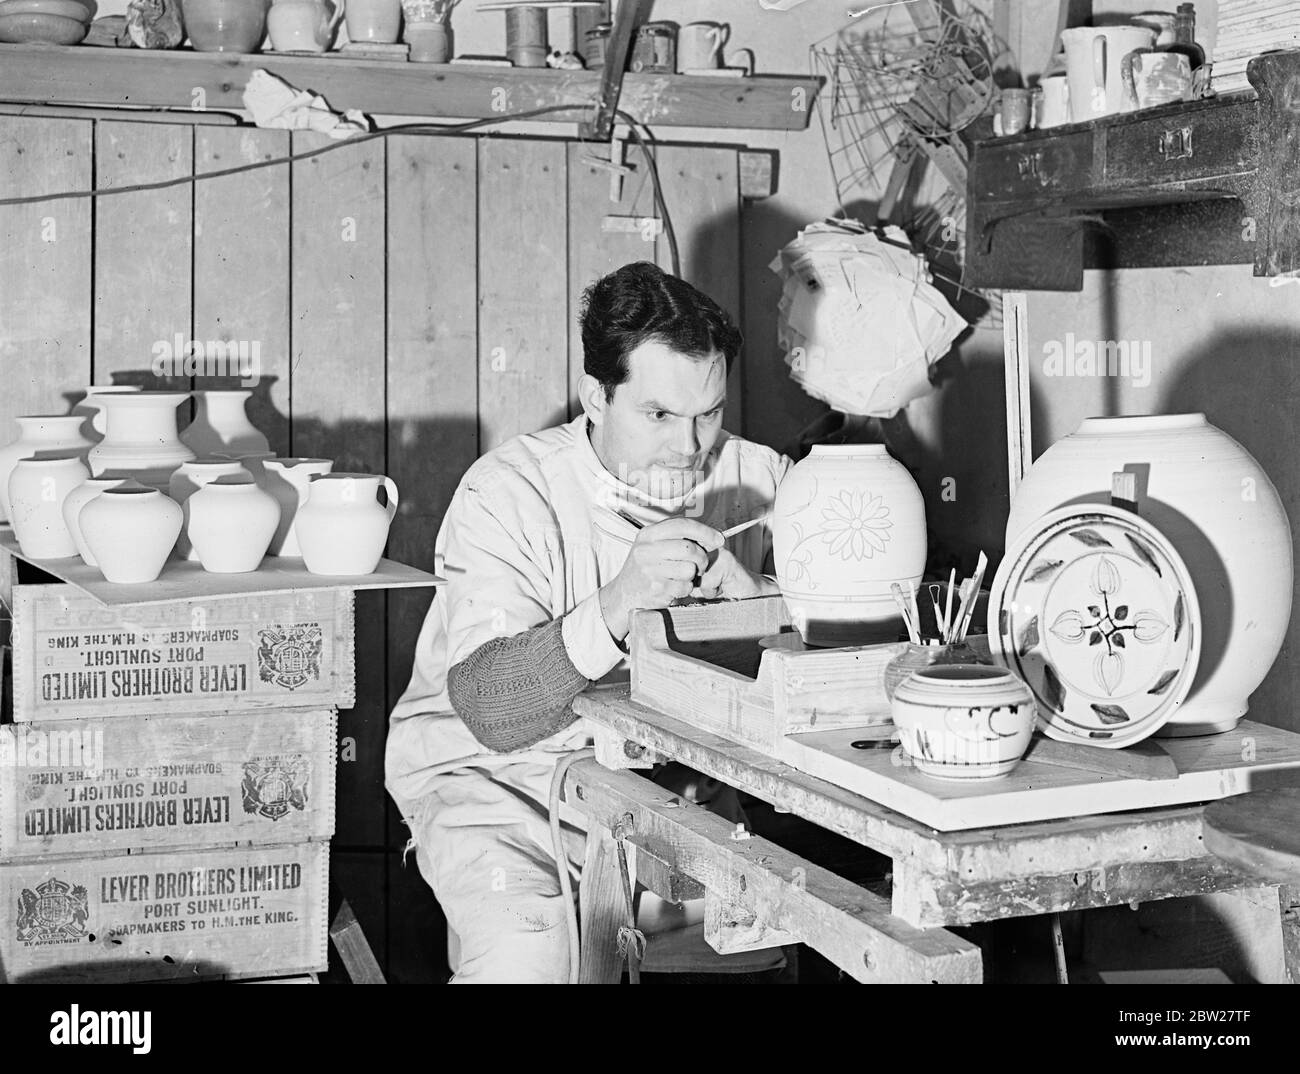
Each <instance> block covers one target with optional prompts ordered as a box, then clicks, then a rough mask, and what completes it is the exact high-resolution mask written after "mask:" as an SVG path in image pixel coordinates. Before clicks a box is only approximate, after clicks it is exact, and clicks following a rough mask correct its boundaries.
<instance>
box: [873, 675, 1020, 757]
mask: <svg viewBox="0 0 1300 1074" xmlns="http://www.w3.org/2000/svg"><path fill="white" fill-rule="evenodd" d="M891 712H892V713H893V717H894V725H895V726H896V727H897V728H898V735H899V739H900V740H901V741H902V744H903V749H904V750H905V751H906V753H907V755H908V757H909V758H910V759H911V761H912V763H913V764H914V765H915V766H916V767H917V769H918V770H919V771H921V772H923V773H925V774H926V775H927V776H934V777H936V778H939V779H952V780H973V779H999V778H1001V777H1003V776H1005V775H1007V774H1008V773H1009V772H1010V771H1011V770H1012V769H1013V768H1015V766H1016V765H1017V764H1018V763H1019V762H1020V758H1021V757H1023V756H1024V753H1025V750H1027V749H1028V748H1029V740H1030V738H1031V737H1032V736H1033V732H1034V721H1035V708H1034V695H1033V693H1032V692H1031V691H1030V689H1029V687H1028V686H1026V685H1025V683H1024V682H1023V681H1022V680H1021V679H1020V678H1018V677H1017V676H1016V675H1013V674H1012V673H1011V672H1010V671H1007V670H1006V669H1005V668H1000V667H985V666H982V665H978V664H945V665H936V666H934V667H928V668H922V669H921V670H919V671H914V672H913V673H912V674H911V675H909V676H908V677H907V678H906V679H904V680H903V681H902V682H901V683H900V684H899V686H898V689H897V690H895V691H894V698H893V702H892V705H891Z"/></svg>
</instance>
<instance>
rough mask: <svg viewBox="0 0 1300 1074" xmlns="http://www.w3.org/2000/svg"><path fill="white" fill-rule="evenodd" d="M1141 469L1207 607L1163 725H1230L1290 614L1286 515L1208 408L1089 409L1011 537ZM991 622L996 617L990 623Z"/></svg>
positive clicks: (1100, 495) (1016, 508)
mask: <svg viewBox="0 0 1300 1074" xmlns="http://www.w3.org/2000/svg"><path fill="white" fill-rule="evenodd" d="M1117 470H1128V471H1131V472H1134V473H1137V474H1138V475H1139V487H1138V496H1139V502H1138V513H1139V514H1140V515H1141V516H1142V517H1143V518H1145V519H1146V520H1147V521H1148V522H1150V523H1151V524H1152V525H1154V526H1155V527H1156V528H1157V529H1158V530H1160V532H1161V533H1162V534H1164V536H1165V537H1166V538H1168V540H1169V542H1170V543H1171V544H1172V545H1173V546H1174V548H1175V550H1176V551H1177V552H1178V554H1179V556H1181V557H1182V560H1183V562H1184V563H1186V564H1187V569H1188V571H1189V572H1190V573H1191V576H1192V582H1193V584H1194V586H1195V588H1196V593H1197V595H1198V596H1199V598H1200V600H1201V605H1202V607H1204V608H1207V609H1209V608H1213V609H1215V614H1207V615H1205V616H1204V625H1203V633H1202V635H1201V657H1200V663H1199V665H1198V669H1197V673H1196V679H1195V681H1194V683H1193V685H1192V690H1191V693H1189V694H1188V695H1187V699H1186V700H1185V701H1184V702H1183V704H1182V706H1181V707H1180V708H1179V709H1178V711H1177V712H1176V713H1175V714H1174V715H1173V716H1172V717H1171V718H1170V719H1169V721H1168V722H1167V723H1166V724H1165V725H1164V726H1163V727H1161V728H1160V730H1159V731H1158V732H1157V734H1158V735H1160V736H1162V737H1163V736H1177V735H1196V734H1210V733H1213V732H1218V731H1228V730H1231V729H1232V728H1233V727H1235V726H1236V725H1237V722H1238V721H1239V720H1240V719H1241V717H1242V716H1244V715H1245V714H1246V709H1247V699H1248V698H1249V697H1250V695H1251V693H1253V692H1254V690H1255V688H1256V687H1257V686H1259V684H1260V683H1261V682H1263V680H1264V676H1265V675H1266V674H1268V670H1269V668H1271V667H1272V666H1273V661H1274V660H1276V659H1277V655H1278V653H1279V652H1280V651H1281V649H1282V643H1283V641H1284V640H1285V639H1286V632H1287V625H1288V624H1289V623H1290V621H1291V592H1292V584H1293V579H1294V569H1293V566H1292V564H1293V556H1292V544H1291V525H1290V522H1289V521H1288V519H1287V515H1286V509H1285V507H1284V506H1283V503H1282V498H1281V497H1280V496H1279V495H1278V491H1277V489H1276V488H1275V487H1274V485H1273V482H1272V481H1270V480H1269V478H1268V475H1267V474H1266V473H1265V472H1264V470H1263V468H1262V467H1261V466H1260V465H1259V463H1258V462H1256V461H1255V459H1254V458H1252V457H1251V455H1250V454H1249V452H1247V451H1246V449H1245V448H1243V447H1242V446H1241V445H1240V444H1239V443H1237V441H1236V440H1234V439H1233V438H1232V437H1230V436H1229V435H1228V434H1227V433H1225V432H1223V431H1222V430H1220V429H1216V428H1215V427H1214V426H1213V425H1211V424H1210V423H1209V422H1208V421H1206V419H1205V415H1204V414H1144V415H1133V416H1129V417H1116V418H1088V419H1087V420H1086V421H1084V422H1083V424H1082V425H1080V426H1079V428H1078V430H1077V431H1076V432H1074V433H1072V434H1070V435H1069V436H1067V437H1065V438H1064V439H1061V440H1058V441H1057V442H1056V443H1055V444H1053V445H1052V446H1051V447H1050V448H1048V449H1047V451H1045V452H1044V453H1043V454H1042V455H1041V456H1039V458H1038V460H1037V461H1036V462H1035V463H1034V465H1033V466H1032V467H1030V469H1029V472H1028V473H1027V474H1026V475H1025V478H1024V480H1023V481H1022V482H1021V483H1020V486H1019V488H1018V489H1017V490H1016V495H1015V499H1014V500H1012V503H1011V513H1010V515H1009V517H1008V518H1007V533H1006V538H1007V540H1006V547H1008V548H1010V547H1011V545H1012V543H1013V542H1014V541H1015V539H1016V538H1017V537H1019V536H1020V534H1021V533H1023V532H1024V531H1025V530H1026V529H1027V528H1028V527H1030V526H1032V525H1033V524H1034V522H1035V521H1036V520H1037V519H1038V518H1040V517H1042V516H1043V515H1045V514H1047V512H1049V511H1052V510H1055V509H1056V508H1058V507H1063V506H1065V505H1067V504H1081V503H1109V502H1110V488H1111V474H1113V473H1114V472H1115V471H1117ZM990 628H994V624H990Z"/></svg>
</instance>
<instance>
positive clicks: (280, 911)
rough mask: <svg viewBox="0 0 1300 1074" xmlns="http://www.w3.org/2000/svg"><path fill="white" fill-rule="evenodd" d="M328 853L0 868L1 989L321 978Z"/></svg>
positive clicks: (202, 853) (181, 855) (306, 849)
mask: <svg viewBox="0 0 1300 1074" xmlns="http://www.w3.org/2000/svg"><path fill="white" fill-rule="evenodd" d="M328 874H329V845H328V844H326V843H298V844H291V845H284V846H274V847H242V848H240V849H238V850H184V851H169V852H164V853H157V854H138V855H137V854H131V855H125V854H121V855H114V856H111V857H95V858H62V859H56V860H51V861H45V862H25V863H20V864H12V865H0V970H2V971H3V972H2V973H0V977H2V978H3V980H4V981H5V982H7V983H18V982H23V983H35V982H38V981H39V982H66V983H86V982H114V983H127V982H134V981H168V980H171V981H176V980H196V979H203V978H220V977H268V976H274V975H280V974H291V973H307V972H314V971H319V970H323V969H325V967H326V961H327V949H326V945H327V942H328V938H327V932H326V929H327V925H328V922H327V920H326V911H327V901H328Z"/></svg>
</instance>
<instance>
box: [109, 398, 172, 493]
mask: <svg viewBox="0 0 1300 1074" xmlns="http://www.w3.org/2000/svg"><path fill="white" fill-rule="evenodd" d="M189 397H190V393H189V392H127V393H122V394H112V395H101V396H100V397H99V400H98V405H99V406H100V407H101V408H102V409H103V411H104V415H105V418H106V424H105V427H104V439H103V440H101V441H100V442H99V443H98V444H96V445H95V446H94V447H92V448H91V449H90V469H91V472H92V473H93V474H94V475H95V476H96V477H99V476H100V475H102V474H104V473H105V472H106V471H109V470H112V471H114V472H116V471H121V470H125V471H129V472H130V474H131V476H132V477H134V478H135V479H136V480H137V481H139V482H140V483H141V484H144V485H151V486H153V487H154V488H156V489H159V490H160V491H161V490H162V489H165V488H166V487H167V482H168V481H169V480H170V479H171V475H172V472H173V471H174V470H175V469H176V467H178V466H179V465H180V464H181V463H183V462H188V461H189V460H190V459H192V458H194V452H193V451H191V450H190V449H189V448H188V447H186V446H185V445H184V444H183V443H181V441H180V437H179V436H178V435H177V432H176V408H177V407H178V406H180V405H181V403H183V402H185V400H186V399H188V398H189Z"/></svg>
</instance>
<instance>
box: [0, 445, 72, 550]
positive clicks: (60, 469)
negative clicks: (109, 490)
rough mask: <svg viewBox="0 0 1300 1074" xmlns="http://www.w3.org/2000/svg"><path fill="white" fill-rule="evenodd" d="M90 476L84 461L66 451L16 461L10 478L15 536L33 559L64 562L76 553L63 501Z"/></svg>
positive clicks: (10, 498) (41, 454)
mask: <svg viewBox="0 0 1300 1074" xmlns="http://www.w3.org/2000/svg"><path fill="white" fill-rule="evenodd" d="M89 476H90V471H89V470H87V469H86V463H85V460H83V459H82V457H81V456H80V455H73V454H69V453H67V452H62V453H61V452H57V451H50V452H45V451H43V452H41V453H40V454H39V455H37V456H36V457H35V458H32V459H19V460H18V463H17V465H15V466H14V469H13V473H11V474H10V475H9V504H10V508H11V510H12V511H13V526H14V537H15V538H16V539H17V541H18V546H19V547H20V548H21V549H22V550H23V555H25V556H31V558H32V559H66V558H68V557H69V556H75V555H76V554H77V545H76V542H75V541H74V540H73V539H72V534H71V533H70V532H69V531H68V524H67V523H66V522H64V520H63V501H64V500H65V499H67V497H68V494H69V493H70V492H72V491H73V490H74V489H75V488H76V487H77V486H78V485H80V484H81V483H82V482H83V481H85V480H86V478H88V477H89Z"/></svg>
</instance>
